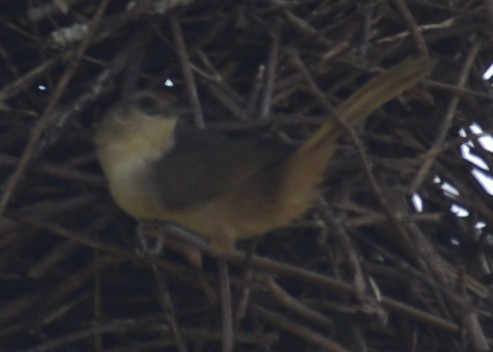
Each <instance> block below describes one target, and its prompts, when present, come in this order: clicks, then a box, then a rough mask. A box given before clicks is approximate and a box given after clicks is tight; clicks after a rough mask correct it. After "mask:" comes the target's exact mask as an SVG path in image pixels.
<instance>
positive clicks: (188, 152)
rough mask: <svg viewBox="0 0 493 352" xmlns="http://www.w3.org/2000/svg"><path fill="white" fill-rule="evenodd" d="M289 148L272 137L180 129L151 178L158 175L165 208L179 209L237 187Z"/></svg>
mask: <svg viewBox="0 0 493 352" xmlns="http://www.w3.org/2000/svg"><path fill="white" fill-rule="evenodd" d="M292 151H293V149H292V148H290V147H288V146H286V145H283V144H281V143H278V142H276V141H272V140H266V139H261V138H255V137H251V136H240V137H231V136H227V135H225V134H221V133H219V132H213V131H205V130H197V129H190V128H187V129H181V128H180V129H178V130H177V131H176V145H175V147H174V148H173V150H172V151H171V152H170V153H168V154H167V155H166V156H165V157H164V158H163V159H161V160H159V161H157V164H158V167H157V168H156V170H157V171H156V175H154V177H157V178H159V182H158V184H159V185H160V187H161V189H160V193H161V194H162V199H163V202H164V205H165V206H166V208H168V209H173V210H178V209H183V208H186V207H187V206H190V205H197V204H201V203H205V202H207V201H210V200H212V199H215V198H217V197H219V196H221V195H223V194H225V193H227V192H229V191H231V190H234V189H236V188H238V187H240V186H241V184H242V183H243V182H245V181H246V180H248V179H249V177H251V176H252V175H254V174H255V173H257V172H258V171H260V170H262V169H263V168H266V167H268V166H270V165H273V164H276V163H278V162H279V161H281V160H284V159H285V158H286V157H287V156H288V155H290V154H291V153H292Z"/></svg>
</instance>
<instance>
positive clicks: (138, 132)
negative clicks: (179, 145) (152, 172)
mask: <svg viewBox="0 0 493 352" xmlns="http://www.w3.org/2000/svg"><path fill="white" fill-rule="evenodd" d="M187 110H189V109H187V108H186V107H184V106H183V105H181V104H179V103H178V102H177V99H176V98H175V97H173V96H171V95H169V94H167V93H163V92H153V91H144V92H137V93H135V94H133V95H131V96H129V97H127V98H125V99H122V100H121V101H120V102H118V103H117V104H115V105H114V106H113V107H112V108H111V109H110V110H109V111H108V113H107V114H106V115H105V117H104V118H103V120H102V121H101V123H100V124H99V125H98V126H97V128H96V133H95V135H94V142H95V144H96V148H97V150H98V154H101V153H103V152H111V154H116V155H113V156H118V154H121V155H125V154H128V155H134V154H135V155H138V154H141V155H142V156H143V157H145V158H157V157H159V156H160V155H162V154H163V153H165V152H166V151H167V150H169V149H171V148H172V147H173V144H174V130H175V128H176V124H177V121H178V118H179V117H180V115H181V114H184V113H186V112H187Z"/></svg>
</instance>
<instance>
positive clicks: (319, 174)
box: [281, 58, 434, 215]
mask: <svg viewBox="0 0 493 352" xmlns="http://www.w3.org/2000/svg"><path fill="white" fill-rule="evenodd" d="M433 65H434V62H433V61H432V60H430V59H427V58H419V59H414V60H410V61H406V62H404V63H401V64H399V65H397V66H394V67H392V68H390V69H389V70H387V71H385V72H384V73H382V74H380V75H378V76H377V77H375V78H373V79H372V80H370V81H369V82H368V83H366V84H365V85H364V86H362V87H361V88H360V89H358V90H357V91H356V92H355V93H354V94H353V95H352V96H351V97H350V98H349V99H347V100H346V101H345V102H344V103H342V104H341V105H340V106H339V107H338V108H337V109H336V114H337V116H338V117H339V118H340V119H343V120H344V121H346V123H347V124H348V125H354V124H355V123H357V122H360V121H362V120H363V119H364V118H366V117H368V116H369V115H370V114H372V113H373V112H374V111H375V110H377V109H378V108H379V107H381V106H382V105H383V104H385V103H386V102H388V101H389V100H392V99H393V98H395V97H397V96H399V95H400V94H401V93H402V92H403V91H405V90H406V89H408V88H411V87H412V86H414V85H416V84H417V83H419V82H420V81H422V80H423V79H424V78H425V77H426V76H428V75H429V74H430V72H431V70H432V68H433ZM343 133H344V127H343V126H342V125H341V123H339V122H338V120H337V119H334V118H332V119H330V120H329V121H328V122H326V123H325V124H324V125H323V126H322V127H320V129H319V130H318V131H317V132H315V134H314V135H313V136H312V137H310V138H309V139H308V140H307V141H306V142H305V143H304V144H303V145H302V146H301V147H300V148H299V149H298V150H297V151H296V152H295V153H294V154H293V155H292V156H291V157H290V158H289V159H288V160H287V161H286V164H285V165H284V167H285V168H286V169H285V172H284V173H283V174H284V179H283V180H282V185H281V189H282V191H281V197H282V200H281V203H284V204H286V205H289V206H290V207H292V209H291V211H292V212H293V214H294V213H300V212H303V211H305V210H306V209H308V208H309V207H310V205H311V204H312V200H313V197H314V196H315V195H316V194H317V188H318V186H319V184H320V183H321V182H322V180H323V177H324V173H325V171H326V170H327V167H328V164H329V162H330V160H331V158H332V156H333V155H334V153H335V151H336V149H337V144H336V143H337V139H338V137H340V136H341V134H343ZM286 210H287V209H286ZM295 215H297V214H295Z"/></svg>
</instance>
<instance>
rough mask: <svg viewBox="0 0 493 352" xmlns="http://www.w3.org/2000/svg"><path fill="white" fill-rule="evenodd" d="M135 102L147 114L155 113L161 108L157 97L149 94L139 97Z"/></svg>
mask: <svg viewBox="0 0 493 352" xmlns="http://www.w3.org/2000/svg"><path fill="white" fill-rule="evenodd" d="M135 103H136V105H137V106H138V108H139V109H140V110H141V111H143V112H145V113H146V114H147V115H155V114H157V112H158V110H159V103H158V102H157V101H156V99H154V98H153V97H150V96H147V95H145V96H142V97H139V98H137V100H136V101H135Z"/></svg>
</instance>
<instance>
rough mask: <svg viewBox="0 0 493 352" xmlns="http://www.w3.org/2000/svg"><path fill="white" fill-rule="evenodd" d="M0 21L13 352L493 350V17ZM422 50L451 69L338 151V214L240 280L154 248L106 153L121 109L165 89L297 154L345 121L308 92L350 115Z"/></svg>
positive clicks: (322, 203)
mask: <svg viewBox="0 0 493 352" xmlns="http://www.w3.org/2000/svg"><path fill="white" fill-rule="evenodd" d="M0 13H1V17H2V21H1V23H0V26H1V31H0V38H1V39H0V62H1V64H0V70H1V76H0V77H1V80H2V88H1V89H0V101H1V105H0V116H1V118H0V123H1V127H0V132H1V137H0V145H1V149H0V163H1V166H2V168H1V178H2V186H3V187H2V194H1V203H0V211H1V218H0V220H1V221H0V234H1V237H0V239H1V240H0V248H1V261H0V264H1V276H0V280H1V281H0V284H1V290H0V303H1V304H0V324H1V328H0V349H1V350H2V351H106V352H109V351H114V352H116V351H180V352H184V351H220V350H224V348H223V347H221V346H224V345H227V344H228V341H227V340H228V339H229V340H230V341H229V343H233V342H234V348H233V350H234V351H487V350H489V349H490V347H491V346H492V344H493V310H492V307H493V300H492V295H491V283H492V278H493V276H492V264H493V238H492V236H491V234H490V231H491V229H492V227H493V212H492V209H493V201H492V198H491V192H492V190H491V188H490V189H489V188H488V187H486V186H485V181H484V180H486V181H488V180H489V177H490V173H491V167H492V166H493V162H492V160H493V159H492V156H491V146H489V145H488V143H487V142H488V141H489V134H488V133H489V131H490V130H491V117H490V118H488V116H492V113H493V111H492V109H491V103H490V102H491V101H492V99H493V95H491V94H490V92H491V88H490V85H489V83H488V82H487V81H486V80H484V79H483V78H482V74H483V72H484V71H485V70H486V68H487V67H488V65H489V63H490V60H491V57H492V50H491V48H492V45H491V42H492V36H491V34H492V32H491V28H492V23H493V9H492V6H491V2H489V1H486V0H485V1H479V0H476V1H474V0H471V1H452V0H451V1H445V0H415V1H405V0H394V1H356V0H344V1H342V0H341V1H328V0H327V1H323V0H318V1H289V0H288V1H280V0H279V1H278V0H271V1H248V0H244V1H213V0H210V1H206V0H196V1H192V0H189V1H179V0H176V1H171V0H169V1H165V0H163V1H136V2H134V3H132V2H131V1H123V0H113V1H107V0H103V1H81V0H53V1H39V0H33V1H18V2H14V1H4V2H2V4H1V11H0ZM416 56H430V57H433V58H435V59H436V60H437V64H436V67H435V69H434V72H433V74H432V76H431V77H430V78H429V79H428V80H427V81H425V82H423V84H421V85H420V86H418V87H416V88H414V89H412V90H409V91H407V92H406V93H405V94H403V95H402V97H401V98H400V99H395V100H393V101H392V102H390V103H388V104H386V105H385V106H384V107H382V108H381V109H380V110H379V111H378V112H377V113H375V114H373V115H372V116H371V117H370V118H369V119H368V120H367V122H366V123H365V124H364V126H361V125H360V126H357V127H356V136H357V139H358V140H359V142H360V143H355V140H354V138H353V139H351V138H342V139H341V140H340V149H339V152H338V153H337V156H336V157H335V159H334V160H333V162H332V164H331V167H330V168H329V170H328V172H327V179H326V182H325V183H324V185H323V190H324V192H323V195H324V197H323V199H320V200H319V201H318V203H317V204H316V205H315V206H314V209H313V211H311V212H310V213H309V214H306V216H305V217H303V218H301V219H298V220H297V221H296V222H294V223H293V224H292V226H289V227H287V228H283V229H279V230H277V231H274V232H273V233H269V234H266V235H265V236H262V237H261V238H258V239H257V240H247V241H241V242H240V243H238V245H237V248H238V251H236V252H234V253H232V254H230V255H229V256H228V257H227V262H228V265H227V267H229V278H228V276H227V275H226V272H225V266H224V265H223V264H218V263H222V259H220V258H219V259H218V258H216V257H215V256H214V255H211V254H209V252H208V251H205V252H204V254H203V256H204V258H203V261H204V265H203V268H201V269H197V268H195V267H194V266H193V265H190V264H189V263H188V262H187V261H186V260H184V259H183V258H182V257H181V256H179V255H177V254H176V253H174V252H172V251H170V250H169V249H167V248H165V249H164V250H163V252H161V253H160V254H159V255H157V256H150V255H145V254H140V253H139V251H138V250H137V248H138V247H139V243H138V241H137V240H136V236H135V228H136V222H135V221H134V220H133V219H131V218H130V217H128V216H127V215H125V214H124V213H122V212H121V211H120V210H119V209H118V208H117V207H116V205H115V204H114V203H113V201H112V200H111V198H110V196H109V194H108V192H107V190H106V185H105V180H104V178H103V176H102V173H101V170H100V169H99V166H98V165H97V162H96V159H95V154H94V147H93V145H92V142H91V134H92V126H93V124H94V123H97V122H98V121H99V120H100V119H101V116H102V115H103V113H104V111H105V110H106V109H107V107H108V106H109V105H110V104H111V103H112V102H114V101H116V100H117V99H118V98H119V97H121V96H125V94H128V93H129V92H132V91H135V90H137V89H147V88H152V89H156V88H161V87H164V85H165V84H164V83H165V82H167V85H168V86H171V85H172V87H167V88H166V89H168V90H171V91H172V92H173V94H175V95H176V96H178V97H180V98H181V99H183V100H184V101H187V102H188V103H189V104H190V106H191V107H192V108H193V114H192V115H193V119H190V121H187V123H190V124H203V125H205V126H206V128H216V129H221V130H224V131H225V132H234V133H238V132H240V133H254V134H255V133H257V134H262V135H270V136H271V138H277V139H279V140H283V141H284V142H285V143H290V144H293V145H296V144H299V143H300V141H302V140H304V139H306V137H307V136H309V135H310V134H311V133H312V132H313V131H314V130H315V129H316V127H317V126H319V125H320V123H321V122H322V121H324V119H327V118H329V116H328V114H327V111H326V110H324V108H323V106H321V104H320V100H319V99H320V96H317V92H314V91H313V85H309V84H307V82H308V81H310V80H311V81H312V83H313V82H314V83H315V84H316V86H317V87H318V89H320V90H321V91H323V92H324V94H325V98H326V100H327V102H328V103H330V104H331V105H332V106H337V104H338V103H339V102H340V101H342V100H343V99H345V98H346V97H348V96H349V94H351V92H353V91H355V90H356V89H357V87H359V86H360V85H361V84H362V83H364V82H365V81H367V80H368V79H369V78H370V77H373V76H375V74H377V73H378V72H380V71H382V70H383V69H386V68H388V67H390V66H393V65H394V64H397V63H399V62H402V61H404V60H406V59H408V58H410V57H416ZM466 152H467V153H468V154H470V155H472V156H473V157H474V158H475V159H473V158H472V157H469V158H465V157H464V155H465V153H466ZM225 284H226V285H229V287H230V288H231V297H228V296H227V295H225V292H226V291H227V290H225V288H224V285H225ZM221 287H222V288H223V289H222V290H221ZM225 311H226V313H227V312H228V311H230V312H231V313H232V315H233V336H231V334H230V333H229V334H228V333H227V332H225V331H226V330H227V329H225V327H224V325H225V318H224V314H223V312H225ZM226 320H227V319H226ZM230 332H231V331H230ZM225 341H226V342H225Z"/></svg>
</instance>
